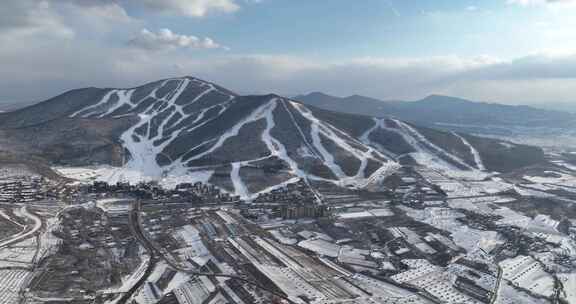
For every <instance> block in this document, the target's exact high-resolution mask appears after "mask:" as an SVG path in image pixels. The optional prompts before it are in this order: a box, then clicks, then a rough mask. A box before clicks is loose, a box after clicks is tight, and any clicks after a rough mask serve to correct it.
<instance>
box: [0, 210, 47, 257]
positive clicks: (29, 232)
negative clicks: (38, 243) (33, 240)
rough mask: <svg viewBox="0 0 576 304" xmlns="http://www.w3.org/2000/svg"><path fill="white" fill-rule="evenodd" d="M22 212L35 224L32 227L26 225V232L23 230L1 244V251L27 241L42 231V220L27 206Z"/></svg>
mask: <svg viewBox="0 0 576 304" xmlns="http://www.w3.org/2000/svg"><path fill="white" fill-rule="evenodd" d="M20 212H21V213H22V215H24V216H25V217H26V218H28V219H30V220H31V221H32V222H33V224H32V225H30V224H27V225H25V227H24V230H22V231H21V232H19V233H17V234H15V235H13V236H11V237H9V238H8V239H7V240H3V241H2V242H0V249H2V248H5V247H8V246H10V245H13V244H15V243H18V242H20V241H22V240H25V239H27V238H29V237H30V236H32V235H34V234H35V233H36V232H38V231H39V230H40V228H42V219H40V218H39V217H38V216H37V215H35V214H34V213H31V212H29V211H28V209H27V208H26V206H24V207H22V208H20ZM30 226H31V227H30Z"/></svg>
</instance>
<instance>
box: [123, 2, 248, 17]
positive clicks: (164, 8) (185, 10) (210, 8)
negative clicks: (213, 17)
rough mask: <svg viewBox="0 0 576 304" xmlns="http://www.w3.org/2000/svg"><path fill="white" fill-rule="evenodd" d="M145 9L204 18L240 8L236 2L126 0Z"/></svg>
mask: <svg viewBox="0 0 576 304" xmlns="http://www.w3.org/2000/svg"><path fill="white" fill-rule="evenodd" d="M126 1H127V2H133V3H134V4H139V5H143V6H144V7H145V8H148V9H153V10H158V11H161V12H164V13H169V14H173V15H183V16H188V17H204V16H206V15H208V14H211V13H233V12H235V11H237V10H238V9H239V8H240V6H239V5H238V4H237V3H236V2H235V1H234V0H162V1H158V0H126Z"/></svg>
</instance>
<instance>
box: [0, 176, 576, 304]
mask: <svg viewBox="0 0 576 304" xmlns="http://www.w3.org/2000/svg"><path fill="white" fill-rule="evenodd" d="M385 183H386V187H383V188H382V189H385V190H383V191H364V190H355V189H348V188H346V187H339V186H336V185H333V184H330V183H322V182H310V181H308V180H305V179H300V180H298V181H295V182H293V183H288V184H285V185H283V186H282V187H277V188H275V189H272V190H271V191H269V192H265V193H261V194H260V195H258V196H257V197H255V198H254V199H252V200H250V201H246V200H241V199H240V197H238V196H234V195H231V194H229V193H226V192H224V191H222V190H220V189H219V188H217V187H215V186H212V185H208V184H204V183H201V182H197V183H193V184H192V183H182V184H178V185H176V186H175V187H174V188H172V189H165V188H162V187H160V186H159V185H157V184H155V183H140V184H137V185H130V184H127V183H117V184H108V183H106V182H98V181H96V182H93V183H62V182H53V181H50V180H48V179H44V178H41V177H39V176H30V175H22V174H14V175H5V176H3V177H2V179H0V189H1V190H2V191H1V196H0V199H1V200H2V201H1V202H0V224H1V225H2V228H3V229H2V230H1V231H2V240H1V241H0V277H1V278H2V282H1V283H2V285H1V286H2V287H0V303H14V301H16V300H18V299H19V300H20V301H24V302H23V303H51V302H52V301H53V300H54V299H58V300H59V301H64V302H73V303H139V304H148V303H150V304H153V303H161V304H193V303H238V304H240V303H246V304H248V303H358V304H363V303H517V301H518V299H522V301H521V302H522V303H546V302H547V301H552V302H553V301H564V300H565V299H569V298H570V297H572V296H573V291H572V290H571V289H570V287H569V286H574V285H573V284H574V283H575V282H574V280H575V277H574V275H573V273H574V271H575V269H574V268H575V266H574V265H575V262H576V243H575V241H576V229H575V228H574V225H573V224H574V219H570V218H558V217H557V215H555V214H552V213H550V214H546V212H542V213H541V214H538V215H536V216H531V215H529V214H525V213H523V210H521V209H519V208H516V205H517V204H518V202H519V201H523V200H527V201H529V202H532V204H536V203H534V201H535V200H538V198H536V197H535V196H534V195H532V196H527V195H526V194H525V193H524V194H523V193H521V192H522V189H520V190H516V189H515V188H517V187H514V186H513V185H512V186H511V185H510V184H509V183H506V182H505V181H503V180H500V179H498V178H493V179H488V180H474V181H455V180H453V179H450V178H447V177H446V176H445V175H443V174H442V172H438V171H430V170H427V169H424V168H417V167H404V168H402V169H401V170H399V171H398V173H397V174H396V175H395V176H393V177H391V178H389V179H387V180H386V181H385ZM526 186H528V185H526ZM540 199H545V198H542V197H541V198H540ZM546 199H551V198H546ZM555 199H558V198H555ZM571 284H572V285H571ZM4 286H5V287H4ZM571 292H572V293H571Z"/></svg>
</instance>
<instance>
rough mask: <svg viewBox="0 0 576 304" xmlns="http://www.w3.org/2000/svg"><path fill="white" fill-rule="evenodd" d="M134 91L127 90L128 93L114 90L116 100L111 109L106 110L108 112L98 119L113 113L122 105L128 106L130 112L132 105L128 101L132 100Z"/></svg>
mask: <svg viewBox="0 0 576 304" xmlns="http://www.w3.org/2000/svg"><path fill="white" fill-rule="evenodd" d="M134 91H135V90H128V91H121V90H116V96H118V100H117V101H116V103H115V104H114V105H113V106H112V107H110V108H109V109H108V111H106V112H104V113H102V114H100V115H99V116H98V118H102V117H104V116H106V115H109V114H112V113H114V111H116V110H118V109H119V108H120V107H122V106H123V105H128V106H129V107H130V110H132V108H133V107H134V105H133V104H132V102H131V101H130V99H131V98H132V94H134Z"/></svg>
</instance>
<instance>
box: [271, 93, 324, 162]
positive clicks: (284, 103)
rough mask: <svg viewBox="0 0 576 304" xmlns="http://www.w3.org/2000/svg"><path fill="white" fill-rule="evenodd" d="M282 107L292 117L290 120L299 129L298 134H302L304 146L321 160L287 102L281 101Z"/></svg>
mask: <svg viewBox="0 0 576 304" xmlns="http://www.w3.org/2000/svg"><path fill="white" fill-rule="evenodd" d="M281 103H282V106H283V107H284V110H286V112H288V115H289V116H290V119H291V120H292V123H293V124H294V126H295V127H296V129H298V133H300V137H302V141H304V144H306V146H307V147H308V150H309V151H310V153H312V154H313V155H314V156H315V157H316V158H318V159H321V157H320V156H319V155H318V154H317V153H316V150H315V149H314V147H312V145H311V144H310V142H308V139H307V138H306V136H305V135H304V132H303V131H302V128H301V127H300V125H299V124H298V122H296V118H294V114H292V111H290V109H288V106H286V100H284V99H283V100H282V101H281Z"/></svg>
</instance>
